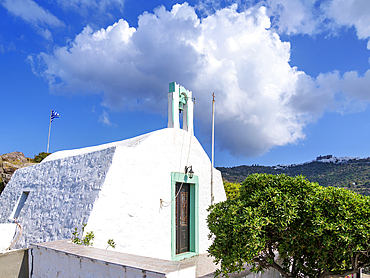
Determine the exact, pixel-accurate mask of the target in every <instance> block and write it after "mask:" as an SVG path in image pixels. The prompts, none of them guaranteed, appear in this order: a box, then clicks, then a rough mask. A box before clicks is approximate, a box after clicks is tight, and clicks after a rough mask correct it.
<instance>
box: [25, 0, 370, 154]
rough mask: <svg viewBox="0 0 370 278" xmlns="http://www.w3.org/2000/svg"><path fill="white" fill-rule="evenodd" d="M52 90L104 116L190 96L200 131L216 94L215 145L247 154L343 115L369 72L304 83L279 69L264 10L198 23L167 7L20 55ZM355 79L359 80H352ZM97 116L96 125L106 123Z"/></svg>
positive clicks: (275, 38) (186, 12)
mask: <svg viewBox="0 0 370 278" xmlns="http://www.w3.org/2000/svg"><path fill="white" fill-rule="evenodd" d="M29 59H30V61H32V65H33V70H34V71H35V72H37V74H39V75H41V76H43V77H44V78H45V79H46V80H47V81H48V82H49V87H50V89H51V90H53V91H58V92H68V93H70V92H72V93H85V94H102V97H103V104H102V105H103V106H105V107H107V108H109V109H112V110H127V109H136V110H140V109H142V110H144V109H145V110H148V109H150V110H152V111H153V112H158V113H163V114H164V115H165V114H166V112H167V111H166V109H167V105H166V102H167V92H168V83H169V82H172V81H176V82H178V83H180V84H182V85H183V86H185V87H186V88H188V89H189V90H192V91H193V94H194V96H195V98H196V106H195V111H196V112H195V113H196V115H195V116H196V118H197V119H199V120H200V121H199V122H200V123H201V124H202V130H203V131H204V132H206V131H207V130H208V127H209V126H210V125H209V121H210V118H211V117H210V113H211V111H210V110H211V107H210V99H211V94H212V92H215V94H216V130H217V139H218V147H219V148H221V149H225V150H228V151H229V152H230V153H231V154H233V155H236V156H238V155H240V156H255V155H260V154H263V153H264V152H266V151H268V150H269V149H270V148H272V147H274V146H282V145H286V144H289V143H294V142H297V140H299V139H303V138H304V136H305V135H304V132H303V129H304V127H305V125H306V124H307V123H309V122H312V121H315V120H316V119H317V118H319V117H320V116H321V115H322V114H323V113H324V112H325V111H334V110H337V111H338V110H343V111H344V110H345V109H347V110H349V109H350V108H351V107H353V105H354V104H355V102H356V101H355V100H356V99H359V100H360V99H364V100H366V101H367V100H368V99H367V91H366V90H365V91H363V94H362V93H359V92H358V91H357V90H355V89H354V88H353V84H361V85H358V86H360V87H361V88H362V89H366V85H367V84H368V82H369V81H368V80H369V77H368V75H369V76H370V74H366V76H364V77H359V76H357V75H356V74H355V73H348V74H345V75H344V76H339V73H336V72H334V73H331V74H327V75H321V76H319V77H318V78H316V79H314V78H311V77H309V76H307V75H306V74H305V73H304V72H300V71H298V70H297V69H296V68H294V67H293V68H292V67H291V66H290V65H289V59H290V44H289V43H288V42H283V41H281V39H280V37H279V35H278V34H277V33H276V32H275V31H274V30H273V29H271V22H270V19H269V16H268V14H267V11H266V8H264V7H259V8H256V7H253V8H249V9H246V10H244V11H238V8H237V6H236V5H232V6H230V7H227V8H223V9H220V10H217V11H216V12H215V13H214V14H211V15H209V16H207V17H206V18H204V19H202V20H201V19H200V18H198V16H197V14H196V13H195V10H194V8H193V7H191V6H189V5H188V4H186V3H184V4H182V5H179V4H176V5H174V6H173V7H172V10H171V11H167V10H166V9H165V8H164V7H159V8H157V9H156V10H155V11H154V13H144V14H143V15H141V16H140V17H139V22H138V27H137V28H132V27H130V26H129V24H128V23H127V22H126V21H125V20H123V19H121V20H119V21H118V22H116V23H115V24H113V25H112V26H109V27H108V28H106V29H101V30H93V29H92V28H90V27H86V28H85V29H84V30H83V31H82V32H81V33H80V34H79V35H77V36H76V38H75V39H74V40H73V41H72V42H71V43H70V44H69V45H67V46H62V47H59V48H55V49H54V51H53V53H49V54H47V53H40V54H39V55H37V56H33V57H29ZM359 80H360V82H358V81H359ZM106 119H107V117H105V116H104V113H103V115H102V116H101V120H100V121H101V122H103V123H109V122H110V121H109V118H108V121H107V120H106Z"/></svg>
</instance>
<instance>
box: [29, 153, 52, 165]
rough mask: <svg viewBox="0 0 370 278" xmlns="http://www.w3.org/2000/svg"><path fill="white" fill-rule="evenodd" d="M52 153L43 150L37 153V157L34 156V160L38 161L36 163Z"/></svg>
mask: <svg viewBox="0 0 370 278" xmlns="http://www.w3.org/2000/svg"><path fill="white" fill-rule="evenodd" d="M50 154H51V153H45V152H41V153H39V154H38V155H35V157H34V158H33V161H34V162H36V163H40V162H41V161H43V160H44V159H45V157H47V156H48V155H50Z"/></svg>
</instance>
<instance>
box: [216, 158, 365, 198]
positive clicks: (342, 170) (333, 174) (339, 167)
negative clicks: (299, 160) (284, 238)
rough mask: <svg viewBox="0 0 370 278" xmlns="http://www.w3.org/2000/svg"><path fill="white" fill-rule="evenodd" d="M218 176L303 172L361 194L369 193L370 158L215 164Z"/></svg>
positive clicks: (314, 179)
mask: <svg viewBox="0 0 370 278" xmlns="http://www.w3.org/2000/svg"><path fill="white" fill-rule="evenodd" d="M217 169H218V170H220V171H221V173H222V177H223V178H224V179H225V180H227V181H229V182H238V183H240V182H242V181H244V180H245V178H246V177H247V176H248V175H250V174H253V173H267V174H274V175H277V174H286V175H288V176H292V177H293V176H297V175H303V176H305V177H306V178H307V179H308V180H309V181H312V182H318V183H319V184H320V185H322V186H335V187H343V188H348V189H351V190H353V191H355V192H358V193H361V194H363V195H370V158H362V159H359V158H357V159H344V160H343V159H338V158H335V157H334V158H333V159H330V160H327V159H324V160H316V161H312V162H309V163H304V164H299V165H294V164H293V165H287V166H282V165H278V166H271V167H270V166H259V165H253V166H246V165H243V166H236V167H217Z"/></svg>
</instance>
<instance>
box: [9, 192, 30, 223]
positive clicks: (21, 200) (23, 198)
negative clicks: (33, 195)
mask: <svg viewBox="0 0 370 278" xmlns="http://www.w3.org/2000/svg"><path fill="white" fill-rule="evenodd" d="M29 193H30V192H29V191H23V193H22V195H21V197H20V198H19V201H18V204H17V205H16V206H15V208H14V210H13V213H12V215H11V216H10V217H9V219H10V220H14V219H15V218H17V217H18V216H19V213H20V212H21V210H22V208H23V206H24V203H25V202H26V200H27V198H28V194H29Z"/></svg>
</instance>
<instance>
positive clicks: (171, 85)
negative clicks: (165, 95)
mask: <svg viewBox="0 0 370 278" xmlns="http://www.w3.org/2000/svg"><path fill="white" fill-rule="evenodd" d="M169 89H170V90H169V92H170V93H173V92H174V91H175V89H176V82H171V83H170V84H169Z"/></svg>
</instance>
